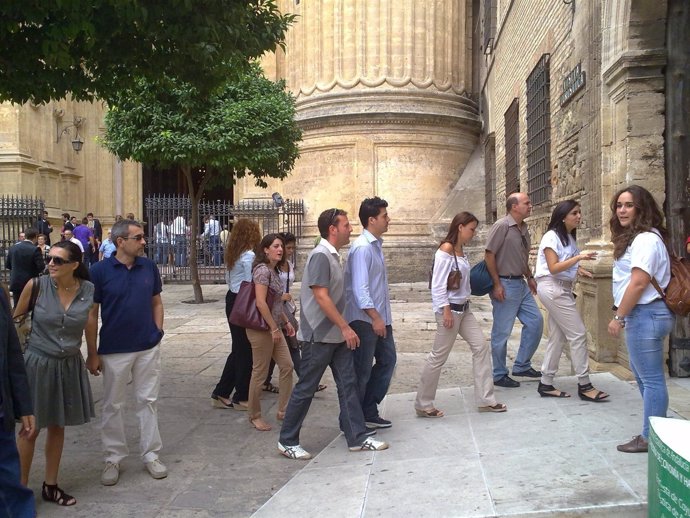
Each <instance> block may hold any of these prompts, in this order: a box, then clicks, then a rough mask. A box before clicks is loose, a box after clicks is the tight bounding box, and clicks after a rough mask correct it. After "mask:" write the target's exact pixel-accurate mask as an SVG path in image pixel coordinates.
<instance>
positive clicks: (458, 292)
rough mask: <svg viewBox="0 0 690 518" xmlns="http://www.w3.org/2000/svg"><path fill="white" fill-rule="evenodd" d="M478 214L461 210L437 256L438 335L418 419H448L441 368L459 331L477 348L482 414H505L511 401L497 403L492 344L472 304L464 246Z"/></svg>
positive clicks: (475, 367)
mask: <svg viewBox="0 0 690 518" xmlns="http://www.w3.org/2000/svg"><path fill="white" fill-rule="evenodd" d="M478 222H479V221H478V220H477V218H476V217H475V216H474V215H472V214H470V213H469V212H461V213H460V214H457V215H456V216H455V217H454V218H453V221H452V222H451V224H450V228H449V229H448V234H447V235H446V238H445V239H444V240H443V241H441V246H440V247H439V249H438V250H437V251H436V255H435V256H434V273H433V275H432V278H431V302H432V305H433V309H434V313H435V314H436V338H435V340H434V345H433V347H432V349H431V352H430V353H429V355H428V356H427V358H426V361H425V363H424V367H423V369H422V376H421V380H420V381H419V388H418V390H417V398H416V399H415V403H414V407H415V411H416V412H417V415H418V416H419V417H443V415H444V414H443V411H442V410H439V409H438V408H436V407H435V406H434V398H435V397H436V389H437V388H438V380H439V377H440V375H441V368H442V367H443V365H444V364H445V363H446V360H447V359H448V355H449V354H450V351H451V349H452V348H453V344H454V343H455V338H456V337H457V336H458V334H460V336H462V338H463V339H464V340H465V341H466V342H467V343H468V345H469V346H470V350H471V351H472V371H473V374H474V399H475V402H476V404H477V407H478V409H479V411H480V412H505V411H506V410H507V407H506V405H504V404H503V403H496V398H495V397H494V380H493V376H492V374H491V347H490V345H489V342H488V341H487V340H486V338H485V337H484V334H483V333H482V330H481V328H480V327H479V324H478V323H477V320H476V319H475V318H474V315H473V314H472V311H470V307H469V298H470V263H469V261H468V260H467V257H466V256H465V253H464V252H463V248H462V247H463V246H464V245H466V244H467V243H469V242H470V240H471V239H472V238H473V237H474V232H475V230H476V229H477V223H478ZM451 271H459V272H460V286H459V287H458V288H457V289H448V274H449V273H450V272H451Z"/></svg>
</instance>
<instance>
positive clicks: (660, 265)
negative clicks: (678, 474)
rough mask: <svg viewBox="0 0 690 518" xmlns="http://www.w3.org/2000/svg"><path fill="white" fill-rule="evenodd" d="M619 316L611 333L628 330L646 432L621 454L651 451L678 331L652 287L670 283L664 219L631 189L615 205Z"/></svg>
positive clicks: (642, 192) (664, 407)
mask: <svg viewBox="0 0 690 518" xmlns="http://www.w3.org/2000/svg"><path fill="white" fill-rule="evenodd" d="M611 213H612V214H611V220H610V222H609V224H610V226H611V239H612V241H613V258H614V262H613V304H614V315H613V318H612V319H611V321H610V322H609V326H608V329H609V333H610V334H611V335H612V336H615V337H618V336H619V335H620V333H621V330H622V329H625V345H626V346H627V348H628V354H629V356H630V369H631V370H632V372H633V374H634V375H635V379H636V380H637V387H638V388H639V389H640V394H641V395H642V401H643V406H644V416H643V421H642V433H641V434H640V435H636V436H635V437H633V438H632V440H631V441H630V442H627V443H625V444H620V445H618V447H617V448H618V451H622V452H624V453H641V452H646V451H647V440H648V437H649V417H650V416H660V417H666V411H667V410H668V389H667V388H666V378H665V376H664V339H665V338H666V336H668V334H669V333H670V332H671V328H672V327H673V313H671V310H669V309H668V307H667V306H666V303H665V302H664V301H663V299H662V298H661V295H660V294H659V292H657V290H656V289H655V288H654V285H653V284H652V283H651V281H652V279H656V282H657V283H658V284H659V286H660V287H661V289H662V290H663V289H666V287H667V286H668V283H669V281H670V280H671V262H670V259H669V256H668V249H667V246H666V237H667V232H666V228H665V227H664V224H663V222H664V216H663V214H662V212H661V210H660V209H659V207H658V205H657V204H656V201H655V200H654V198H653V197H652V195H651V194H650V193H649V191H647V190H646V189H644V188H642V187H640V186H638V185H631V186H630V187H626V188H625V189H622V190H620V191H618V192H617V193H616V195H615V196H614V198H613V200H612V201H611Z"/></svg>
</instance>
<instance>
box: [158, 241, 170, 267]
mask: <svg viewBox="0 0 690 518" xmlns="http://www.w3.org/2000/svg"><path fill="white" fill-rule="evenodd" d="M156 263H158V264H168V243H156Z"/></svg>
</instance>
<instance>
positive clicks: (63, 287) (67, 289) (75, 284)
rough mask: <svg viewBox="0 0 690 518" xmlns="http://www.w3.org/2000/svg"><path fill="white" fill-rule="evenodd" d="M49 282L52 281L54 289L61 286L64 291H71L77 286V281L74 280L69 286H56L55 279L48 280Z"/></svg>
mask: <svg viewBox="0 0 690 518" xmlns="http://www.w3.org/2000/svg"><path fill="white" fill-rule="evenodd" d="M50 282H51V283H52V285H53V288H55V289H56V290H59V289H60V288H62V289H63V290H65V291H72V290H74V289H76V288H78V287H79V281H74V284H73V285H72V286H70V287H69V288H68V287H67V286H58V285H57V283H56V282H55V281H50Z"/></svg>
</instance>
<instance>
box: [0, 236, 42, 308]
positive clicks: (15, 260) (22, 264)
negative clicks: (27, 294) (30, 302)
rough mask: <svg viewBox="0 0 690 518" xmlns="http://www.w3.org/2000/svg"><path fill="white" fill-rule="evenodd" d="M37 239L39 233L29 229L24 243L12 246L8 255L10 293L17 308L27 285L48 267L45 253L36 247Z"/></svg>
mask: <svg viewBox="0 0 690 518" xmlns="http://www.w3.org/2000/svg"><path fill="white" fill-rule="evenodd" d="M37 239H38V231H37V230H36V229H35V228H33V227H32V228H27V229H26V230H25V231H24V241H20V242H19V243H15V244H14V245H12V246H11V247H10V250H9V252H8V253H7V268H8V269H9V270H10V291H12V297H13V298H14V305H15V306H16V305H17V302H18V301H19V295H21V294H22V290H23V289H24V286H26V283H27V282H29V280H31V279H33V278H34V277H37V276H38V275H40V274H41V272H42V271H43V270H44V269H45V267H46V264H45V261H44V260H43V253H42V252H41V250H39V249H38V247H37V246H36V241H37Z"/></svg>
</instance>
